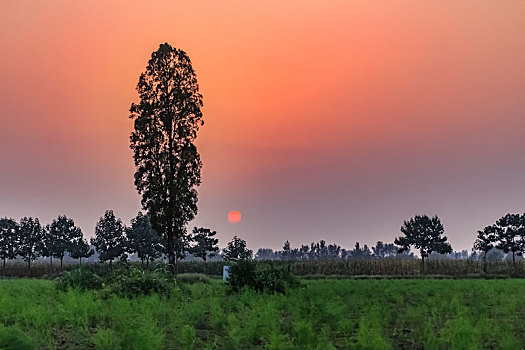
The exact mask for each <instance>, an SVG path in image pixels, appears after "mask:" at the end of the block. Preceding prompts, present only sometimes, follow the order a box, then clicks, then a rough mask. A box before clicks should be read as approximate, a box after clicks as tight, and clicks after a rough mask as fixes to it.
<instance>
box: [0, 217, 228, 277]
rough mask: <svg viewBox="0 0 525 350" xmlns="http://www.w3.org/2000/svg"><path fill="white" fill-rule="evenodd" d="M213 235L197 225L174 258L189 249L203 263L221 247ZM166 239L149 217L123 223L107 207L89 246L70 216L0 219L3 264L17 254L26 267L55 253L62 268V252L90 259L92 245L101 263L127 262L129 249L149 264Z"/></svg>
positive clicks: (160, 253) (159, 251)
mask: <svg viewBox="0 0 525 350" xmlns="http://www.w3.org/2000/svg"><path fill="white" fill-rule="evenodd" d="M215 235H216V232H215V231H211V230H210V229H207V228H197V227H195V228H194V229H193V231H192V233H191V234H190V235H186V236H185V238H186V239H185V240H184V241H183V243H184V244H177V257H178V258H179V259H183V258H184V257H186V254H188V253H190V254H193V255H194V256H195V257H198V258H201V259H202V260H203V261H204V262H206V260H207V259H208V258H210V257H213V256H215V255H216V254H217V252H218V251H219V248H218V246H217V244H218V239H216V238H215V237H214V236H215ZM164 242H165V240H164V239H163V238H162V237H161V236H160V235H159V234H158V233H157V232H156V231H155V230H154V229H153V228H152V226H151V222H150V218H149V216H148V215H146V214H143V213H141V212H140V213H138V215H137V216H136V217H135V218H134V219H132V220H131V225H130V226H129V227H126V226H125V225H124V224H123V223H122V220H121V219H119V218H117V217H116V216H115V214H114V213H113V211H112V210H107V211H106V212H105V213H104V216H102V217H101V218H100V220H99V221H98V222H97V225H96V228H95V236H94V237H93V238H92V239H91V246H90V244H88V242H87V240H86V239H84V236H83V234H82V230H81V229H80V228H79V227H78V226H76V225H75V222H74V221H73V219H70V218H68V217H66V216H59V217H58V218H57V219H55V220H53V222H52V223H51V224H49V225H46V226H43V225H41V224H40V221H39V219H38V218H32V217H24V218H22V219H20V221H19V222H16V221H15V220H13V219H10V218H2V219H0V259H1V260H2V264H3V268H4V269H5V264H6V261H7V260H13V259H16V258H18V257H20V258H22V259H23V260H24V261H25V262H27V264H28V267H29V268H31V262H32V261H34V260H36V259H37V258H39V257H49V258H50V264H51V265H53V258H55V259H59V260H60V266H61V267H62V265H63V260H64V257H65V256H70V257H71V258H73V259H79V263H82V258H89V257H90V256H92V255H93V254H94V253H95V250H96V252H97V253H98V254H99V256H98V259H99V261H101V262H106V261H109V262H110V263H111V262H112V261H114V260H121V261H126V260H128V257H129V255H130V254H137V256H138V258H139V259H140V260H141V261H142V263H144V262H146V264H148V263H149V262H151V261H154V260H155V259H158V258H160V257H161V256H163V255H165V254H166V247H165V244H164ZM93 248H94V249H93Z"/></svg>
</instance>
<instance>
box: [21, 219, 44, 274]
mask: <svg viewBox="0 0 525 350" xmlns="http://www.w3.org/2000/svg"><path fill="white" fill-rule="evenodd" d="M18 229H19V233H18V235H19V241H18V255H20V256H21V257H22V259H23V260H24V261H25V262H27V266H28V268H29V270H31V261H33V260H35V259H36V258H37V257H39V256H41V255H42V248H43V244H42V241H43V238H44V230H43V228H42V226H41V225H40V221H39V220H38V219H37V218H34V219H33V218H31V217H29V218H27V217H24V218H22V219H20V223H19V225H18Z"/></svg>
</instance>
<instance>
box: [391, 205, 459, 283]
mask: <svg viewBox="0 0 525 350" xmlns="http://www.w3.org/2000/svg"><path fill="white" fill-rule="evenodd" d="M444 231H445V230H444V228H443V224H442V223H441V221H440V220H439V218H438V217H437V216H434V217H432V218H430V217H428V216H427V215H423V216H421V215H416V216H415V217H414V218H411V219H410V220H409V221H405V222H404V223H403V226H401V232H402V233H403V234H404V235H405V236H404V237H398V238H396V239H395V241H394V243H395V244H396V245H398V246H400V248H399V249H398V253H403V252H405V251H408V250H409V249H410V246H414V247H415V248H416V249H419V253H420V254H421V271H422V273H425V258H426V257H428V256H429V255H430V254H431V253H432V252H437V253H439V254H450V253H452V247H451V246H450V244H449V243H448V242H447V237H446V236H443V233H444Z"/></svg>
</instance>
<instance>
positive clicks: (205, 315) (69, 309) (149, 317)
mask: <svg viewBox="0 0 525 350" xmlns="http://www.w3.org/2000/svg"><path fill="white" fill-rule="evenodd" d="M524 290H525V280H521V279H502V280H433V279H419V280H352V279H341V280H312V281H302V282H301V286H300V287H297V288H294V289H291V290H289V291H288V292H287V293H286V294H285V295H281V294H267V293H255V292H253V291H251V290H243V291H241V292H240V293H236V294H231V293H229V292H228V288H227V286H226V285H225V284H223V283H222V281H219V280H212V281H211V283H208V284H204V283H194V284H183V283H179V284H178V286H177V287H175V290H174V292H173V293H172V295H171V297H169V298H168V297H161V296H158V295H152V296H139V297H135V298H131V299H127V298H120V297H116V296H112V295H104V294H100V293H98V292H95V291H78V290H69V291H67V292H64V291H61V290H59V289H57V288H56V287H55V283H54V282H52V281H48V280H35V279H4V280H0V348H1V349H46V348H51V349H79V348H80V349H84V348H85V349H112V350H113V349H163V348H167V349H181V348H182V349H251V348H253V349H334V348H336V349H346V348H351V349H352V348H355V349H422V348H425V349H449V348H455V349H477V348H503V349H518V348H522V346H523V344H525V322H524V321H525V316H524V315H525V314H524V311H525V292H524Z"/></svg>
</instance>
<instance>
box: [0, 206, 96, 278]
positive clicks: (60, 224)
mask: <svg viewBox="0 0 525 350" xmlns="http://www.w3.org/2000/svg"><path fill="white" fill-rule="evenodd" d="M66 254H68V255H70V256H71V257H72V258H73V259H82V258H87V257H89V256H91V255H92V254H93V250H92V249H91V248H90V246H89V244H88V243H87V242H86V240H85V239H84V237H83V235H82V231H81V230H80V228H79V227H77V226H75V222H74V221H73V220H72V219H70V218H68V217H66V216H59V217H58V218H57V219H55V220H53V222H52V223H51V224H49V225H46V226H42V225H41V224H40V221H39V220H38V219H37V218H32V217H24V218H22V219H20V221H19V222H16V221H15V220H13V219H9V218H3V219H0V259H2V263H3V268H5V264H6V260H12V259H16V258H17V257H21V258H22V259H23V260H24V261H25V262H27V264H28V267H29V268H31V261H33V260H35V259H36V258H37V257H40V256H42V257H49V258H50V262H51V265H52V264H53V258H56V259H59V260H60V266H62V263H63V260H64V256H65V255H66Z"/></svg>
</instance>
